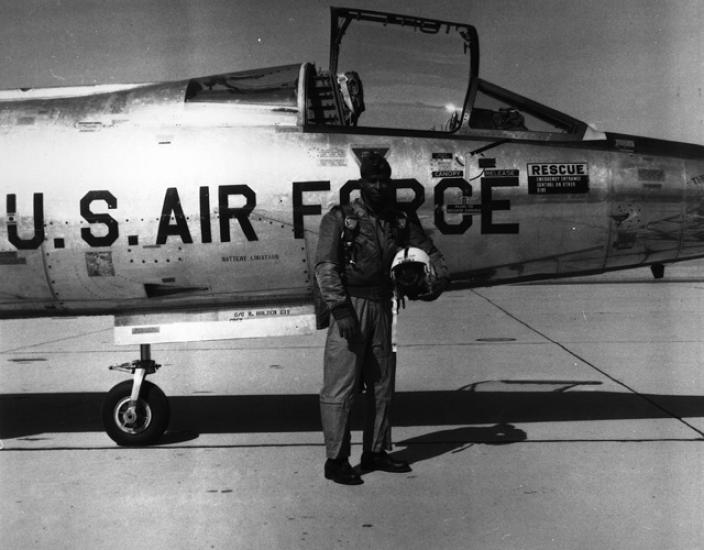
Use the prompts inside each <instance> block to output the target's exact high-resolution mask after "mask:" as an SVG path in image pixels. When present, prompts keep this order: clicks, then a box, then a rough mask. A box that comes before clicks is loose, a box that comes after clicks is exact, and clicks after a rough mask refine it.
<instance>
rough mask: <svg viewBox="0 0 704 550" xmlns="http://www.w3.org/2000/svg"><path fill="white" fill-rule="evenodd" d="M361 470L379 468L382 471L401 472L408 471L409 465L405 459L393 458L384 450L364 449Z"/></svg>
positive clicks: (368, 470)
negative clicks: (374, 451) (375, 451)
mask: <svg viewBox="0 0 704 550" xmlns="http://www.w3.org/2000/svg"><path fill="white" fill-rule="evenodd" d="M361 466H362V470H363V471H367V472H370V471H372V470H381V471H382V472H393V473H398V474H402V473H405V472H410V471H411V467H410V466H409V465H408V462H406V461H405V460H395V459H393V458H391V455H389V454H387V453H386V452H385V451H381V452H379V453H372V452H369V451H364V452H363V453H362V464H361Z"/></svg>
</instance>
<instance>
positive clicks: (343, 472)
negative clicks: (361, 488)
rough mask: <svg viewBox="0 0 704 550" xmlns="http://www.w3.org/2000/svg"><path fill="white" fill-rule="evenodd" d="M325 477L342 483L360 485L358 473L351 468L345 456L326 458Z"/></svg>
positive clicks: (360, 480) (360, 479)
mask: <svg viewBox="0 0 704 550" xmlns="http://www.w3.org/2000/svg"><path fill="white" fill-rule="evenodd" d="M325 478H326V479H331V480H332V481H334V482H335V483H340V484H342V485H361V484H362V483H364V481H362V478H361V477H359V474H358V473H357V472H355V471H354V470H353V469H352V466H350V463H349V461H348V460H347V458H328V459H327V461H326V462H325Z"/></svg>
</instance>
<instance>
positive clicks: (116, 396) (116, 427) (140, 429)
mask: <svg viewBox="0 0 704 550" xmlns="http://www.w3.org/2000/svg"><path fill="white" fill-rule="evenodd" d="M110 368H111V369H113V370H120V371H123V372H131V373H132V374H133V380H125V381H124V382H120V383H119V384H117V385H116V386H114V387H113V388H112V389H111V390H110V391H109V392H108V394H107V396H106V398H105V401H104V402H103V427H104V428H105V432H106V433H107V434H108V436H109V437H110V439H112V440H113V441H114V442H115V443H117V444H118V445H123V446H135V445H151V444H152V443H156V442H157V441H158V440H159V438H160V437H161V436H162V435H163V433H164V432H165V431H166V428H167V426H168V424H169V416H170V411H169V401H168V399H167V398H166V395H165V394H164V392H163V391H161V389H159V387H158V386H156V385H155V384H152V383H151V382H148V381H146V380H144V378H145V377H146V376H147V374H153V373H154V372H156V370H157V369H158V368H159V365H157V364H156V363H154V361H152V360H151V358H150V346H149V344H142V346H141V359H140V360H138V361H133V362H132V363H125V364H122V365H117V366H114V367H110Z"/></svg>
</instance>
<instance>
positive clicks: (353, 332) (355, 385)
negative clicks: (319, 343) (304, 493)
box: [315, 153, 448, 485]
mask: <svg viewBox="0 0 704 550" xmlns="http://www.w3.org/2000/svg"><path fill="white" fill-rule="evenodd" d="M360 188H361V199H356V200H354V201H353V202H352V203H351V204H350V205H345V206H335V207H333V208H332V209H331V210H330V211H329V212H328V213H327V214H325V216H323V219H322V220H321V223H320V236H319V241H318V250H317V256H316V267H315V274H316V281H317V284H318V287H319V292H320V298H321V302H322V303H323V305H324V306H325V307H326V308H327V311H328V312H329V314H328V316H327V318H326V320H327V321H328V322H329V327H328V333H327V340H326V343H325V353H324V361H323V371H324V372H323V386H322V389H321V392H320V414H321V420H322V425H323V435H324V438H325V447H326V454H327V461H326V462H325V469H324V472H325V477H326V478H327V479H331V480H332V481H334V482H336V483H341V484H344V485H358V484H360V483H362V479H361V477H360V475H359V473H357V471H355V470H354V469H353V468H352V467H351V465H350V463H349V456H350V413H351V410H352V404H353V402H354V399H355V394H356V393H358V392H359V390H360V388H362V387H364V388H365V389H366V391H365V401H366V403H365V413H366V419H365V423H364V434H363V445H362V447H363V448H362V451H363V452H362V458H361V469H362V471H371V470H383V471H386V472H409V471H411V468H410V466H409V465H408V463H407V462H405V461H401V460H397V459H395V458H393V457H392V456H391V455H389V454H388V453H387V452H386V451H387V450H390V449H391V437H390V436H391V421H390V412H391V401H392V397H393V393H394V384H395V376H396V354H395V353H394V352H393V350H392V342H391V325H392V298H393V282H392V279H391V264H392V261H393V259H394V256H395V255H396V253H397V251H399V250H400V249H403V248H404V247H407V246H413V247H417V248H420V249H421V250H422V251H424V253H425V254H427V255H428V257H429V259H430V261H431V263H432V266H433V270H434V273H435V274H436V276H435V277H434V278H433V283H432V285H431V286H430V287H428V288H427V289H425V291H424V292H422V293H420V294H419V295H418V296H416V297H417V298H419V299H422V300H428V301H429V300H434V299H436V298H437V297H438V296H439V295H440V294H441V292H442V291H443V290H444V289H445V288H446V286H447V283H448V270H447V266H446V264H445V260H444V258H443V256H442V254H441V253H440V251H439V250H438V249H437V248H435V246H434V245H433V242H432V241H431V239H430V238H429V237H428V236H427V235H426V234H425V232H424V231H423V229H422V227H421V225H420V222H419V221H418V218H417V216H416V215H415V214H408V215H407V214H406V213H404V212H402V211H401V210H399V209H398V208H397V205H396V197H395V195H396V191H395V188H394V186H393V184H392V182H391V167H390V166H389V163H388V162H387V161H386V159H385V158H384V157H383V156H382V155H379V154H377V153H369V154H367V155H365V156H363V158H362V162H361V180H360ZM323 326H324V325H323Z"/></svg>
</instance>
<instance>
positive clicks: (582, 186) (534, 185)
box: [528, 162, 589, 195]
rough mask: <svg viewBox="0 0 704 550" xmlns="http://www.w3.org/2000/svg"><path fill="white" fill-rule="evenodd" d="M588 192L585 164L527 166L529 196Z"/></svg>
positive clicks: (587, 168)
mask: <svg viewBox="0 0 704 550" xmlns="http://www.w3.org/2000/svg"><path fill="white" fill-rule="evenodd" d="M588 192H589V166H588V164H587V163H586V162H573V163H535V164H528V193H529V194H531V195H543V194H545V195H549V194H561V193H588Z"/></svg>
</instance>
